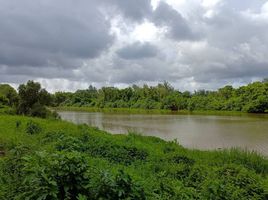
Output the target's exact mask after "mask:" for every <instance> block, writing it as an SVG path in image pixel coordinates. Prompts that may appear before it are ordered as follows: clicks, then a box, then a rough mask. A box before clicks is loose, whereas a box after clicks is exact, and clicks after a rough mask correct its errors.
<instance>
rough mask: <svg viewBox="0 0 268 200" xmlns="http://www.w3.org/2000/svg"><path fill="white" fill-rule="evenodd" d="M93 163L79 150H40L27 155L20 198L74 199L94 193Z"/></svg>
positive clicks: (42, 199)
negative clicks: (65, 151)
mask: <svg viewBox="0 0 268 200" xmlns="http://www.w3.org/2000/svg"><path fill="white" fill-rule="evenodd" d="M88 172H89V166H88V164H87V159H86V158H85V157H84V156H83V155H82V154H80V153H78V152H71V153H54V154H48V153H46V152H39V153H37V154H36V155H34V156H27V157H25V158H24V167H23V176H24V180H23V183H22V184H21V186H20V190H21V191H22V192H21V194H20V195H19V196H18V197H17V198H18V199H33V200H35V199H40V200H45V199H55V200H56V199H71V200H75V199H77V198H78V196H79V195H80V196H81V195H85V196H87V197H90V196H91V194H90V191H89V190H88V184H89V181H90V179H89V173H88Z"/></svg>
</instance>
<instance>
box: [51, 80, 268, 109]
mask: <svg viewBox="0 0 268 200" xmlns="http://www.w3.org/2000/svg"><path fill="white" fill-rule="evenodd" d="M53 99H54V103H53V105H54V106H57V107H59V106H60V107H65V108H66V107H91V108H95V109H98V108H101V109H103V108H128V109H147V110H148V109H149V110H172V111H178V110H188V111H233V112H248V113H265V112H267V110H268V82H267V81H265V80H264V81H263V82H255V83H251V84H249V85H247V86H242V87H240V88H237V89H235V88H233V87H232V86H225V87H223V88H220V89H219V90H218V91H205V90H200V91H195V92H194V93H190V92H188V91H186V92H180V91H177V90H175V89H174V88H173V87H172V86H171V85H169V84H168V83H167V82H165V83H163V84H158V85H157V86H155V87H153V86H151V87H149V86H147V85H144V86H143V87H138V86H136V85H134V86H132V87H128V88H125V89H118V88H114V87H103V88H101V89H99V90H97V89H96V88H94V87H92V86H90V87H89V88H88V89H86V90H77V91H76V92H74V93H70V92H56V93H55V94H54V95H53Z"/></svg>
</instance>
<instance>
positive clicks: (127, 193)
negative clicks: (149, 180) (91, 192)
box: [96, 170, 146, 200]
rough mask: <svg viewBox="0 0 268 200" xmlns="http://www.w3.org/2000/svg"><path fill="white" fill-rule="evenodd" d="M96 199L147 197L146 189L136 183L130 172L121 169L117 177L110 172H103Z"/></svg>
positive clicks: (137, 198)
mask: <svg viewBox="0 0 268 200" xmlns="http://www.w3.org/2000/svg"><path fill="white" fill-rule="evenodd" d="M96 199H107V200H114V199H118V200H119V199H129V200H143V199H146V198H145V193H144V189H143V188H142V187H141V186H140V185H138V184H137V183H135V182H134V181H133V180H132V178H131V177H130V176H129V175H128V174H126V173H125V172H124V171H122V170H120V171H119V172H118V174H117V175H116V177H115V178H114V177H113V176H112V175H110V174H109V173H103V176H102V178H101V180H100V183H99V186H98V189H97V194H96Z"/></svg>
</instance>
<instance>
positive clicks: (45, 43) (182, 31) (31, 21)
mask: <svg viewBox="0 0 268 200" xmlns="http://www.w3.org/2000/svg"><path fill="white" fill-rule="evenodd" d="M202 2H203V1H201V0H195V1H185V3H183V5H182V7H176V8H175V6H172V5H170V4H167V3H165V1H164V0H163V1H160V3H159V5H158V6H157V7H156V9H155V10H153V9H152V7H151V2H150V0H129V1H126V0H101V1H99V0H81V1H74V0H58V1H52V0H40V1H34V0H24V1H19V0H8V1H6V0H0V82H7V83H22V82H25V81H27V80H28V79H35V80H41V81H42V83H45V84H46V85H47V86H48V87H49V88H52V89H51V90H53V87H54V89H59V88H61V83H62V88H64V89H70V90H74V89H75V88H76V87H79V86H81V87H86V85H87V84H91V83H94V84H95V85H98V86H101V85H109V84H112V85H116V84H125V85H128V84H133V83H141V82H149V83H154V82H158V81H163V80H167V81H169V82H171V83H172V84H174V85H175V86H176V87H177V88H179V89H189V90H194V89H200V88H205V89H215V88H217V87H220V86H222V85H224V84H234V85H239V84H241V83H247V82H250V81H252V80H258V79H262V78H264V77H267V76H268V54H267V52H268V35H267V32H268V11H267V13H265V9H262V6H263V4H264V3H265V2H267V1H265V0H259V1H256V2H255V1H254V2H253V1H251V0H245V1H243V2H240V1H232V0H222V1H220V2H221V3H219V4H215V5H208V6H207V7H204V5H202ZM208 2H209V1H208ZM183 11H184V12H183ZM181 13H182V14H183V15H182V14H181ZM143 23H150V24H153V25H155V26H156V33H153V32H154V31H153V30H152V33H150V34H155V35H154V37H153V39H152V40H150V39H148V37H146V38H147V39H144V40H142V37H141V36H142V34H144V35H146V34H147V31H148V30H146V31H144V32H142V31H141V32H140V33H139V37H137V36H135V34H136V33H135V34H134V32H132V31H133V30H135V28H136V27H138V26H139V25H141V24H143ZM150 31H151V30H149V32H150ZM117 33H119V34H117ZM124 45H125V46H124ZM50 80H51V81H50ZM53 85H54V86H53Z"/></svg>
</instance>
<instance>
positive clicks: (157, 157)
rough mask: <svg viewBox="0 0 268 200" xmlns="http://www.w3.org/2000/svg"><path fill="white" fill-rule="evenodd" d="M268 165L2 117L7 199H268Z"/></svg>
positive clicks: (249, 156)
mask: <svg viewBox="0 0 268 200" xmlns="http://www.w3.org/2000/svg"><path fill="white" fill-rule="evenodd" d="M267 175H268V160H267V159H266V158H264V157H262V156H260V155H257V154H255V153H250V152H241V151H239V150H235V149H233V150H224V151H198V150H188V149H185V148H183V147H182V146H180V145H179V144H178V143H177V142H166V141H163V140H161V139H159V138H155V137H144V136H140V135H136V134H128V135H111V134H109V133H106V132H104V131H100V130H98V129H96V128H91V127H88V126H87V125H74V124H72V123H69V122H65V121H60V120H44V119H38V118H28V117H22V116H10V115H3V114H0V199H1V200H2V199H79V200H84V199H174V200H175V199H176V200H177V199H267V198H268V177H267Z"/></svg>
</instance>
